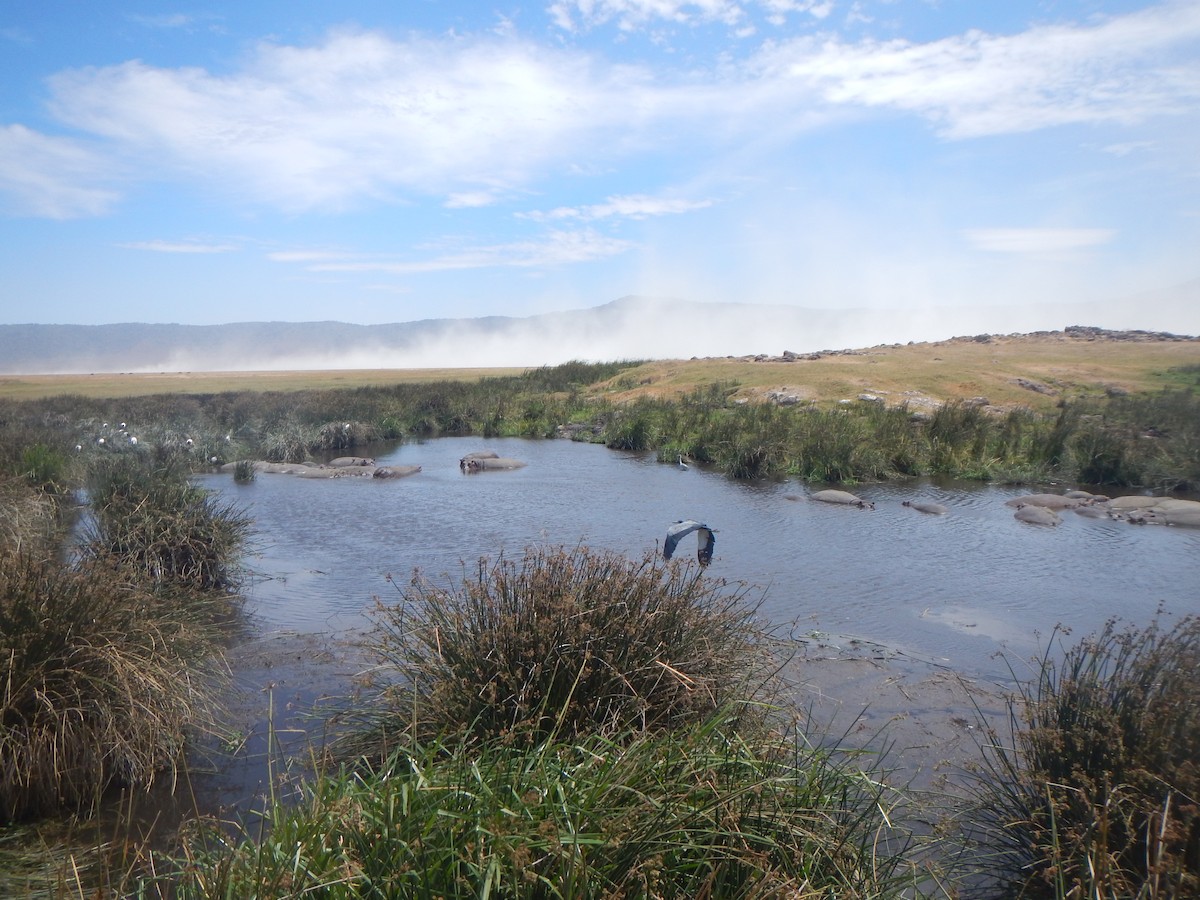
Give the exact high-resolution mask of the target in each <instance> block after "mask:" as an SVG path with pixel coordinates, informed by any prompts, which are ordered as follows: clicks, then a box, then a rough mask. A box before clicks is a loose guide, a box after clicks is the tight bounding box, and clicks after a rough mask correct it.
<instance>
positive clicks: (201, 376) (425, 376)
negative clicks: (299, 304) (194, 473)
mask: <svg viewBox="0 0 1200 900" xmlns="http://www.w3.org/2000/svg"><path fill="white" fill-rule="evenodd" d="M525 371H527V369H526V368H522V367H512V368H495V369H479V368H457V369H452V368H447V369H341V370H333V369H331V370H312V371H288V372H144V373H128V372H109V373H97V374H90V375H5V376H2V377H0V398H9V399H12V400H38V399H41V398H43V397H54V396H58V395H60V394H77V395H80V396H83V397H96V398H103V397H143V396H149V395H151V394H216V393H221V392H223V391H304V390H329V389H336V388H357V387H372V386H379V385H391V384H400V383H414V384H422V383H426V382H430V381H446V380H449V381H478V380H479V379H480V378H491V377H497V376H503V375H520V374H521V373H522V372H525Z"/></svg>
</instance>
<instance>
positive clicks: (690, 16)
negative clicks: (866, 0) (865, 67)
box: [548, 0, 833, 32]
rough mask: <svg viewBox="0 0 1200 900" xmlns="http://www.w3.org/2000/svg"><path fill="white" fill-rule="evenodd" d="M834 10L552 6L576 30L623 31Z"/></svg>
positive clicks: (764, 0) (666, 4)
mask: <svg viewBox="0 0 1200 900" xmlns="http://www.w3.org/2000/svg"><path fill="white" fill-rule="evenodd" d="M832 9H833V3H832V2H831V0H757V2H754V0H752V2H745V3H739V2H733V0H558V2H555V3H552V4H551V5H550V7H549V10H548V11H549V13H550V16H551V18H552V19H553V20H554V23H555V24H556V25H557V26H558V27H559V28H562V29H563V30H564V31H570V32H577V31H580V30H582V29H588V28H595V27H597V26H600V25H605V24H607V23H609V22H615V23H616V25H617V27H618V28H620V29H621V30H622V31H633V30H635V29H638V28H642V27H644V26H648V25H649V26H652V25H654V24H657V23H659V22H667V23H672V24H677V25H706V24H710V23H713V22H716V23H720V24H723V25H729V26H736V27H738V28H739V29H741V28H745V27H746V26H745V24H744V23H745V22H746V20H747V19H748V18H749V17H750V16H751V15H752V14H753V13H755V12H758V11H760V10H761V11H762V12H763V14H764V15H765V17H766V19H767V21H769V22H771V23H772V24H773V25H782V24H783V23H784V22H785V21H786V18H787V15H788V14H789V13H807V14H809V15H811V16H813V17H814V18H817V19H824V18H825V17H826V16H828V15H829V13H830V12H831V11H832Z"/></svg>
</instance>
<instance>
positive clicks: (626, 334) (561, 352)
mask: <svg viewBox="0 0 1200 900" xmlns="http://www.w3.org/2000/svg"><path fill="white" fill-rule="evenodd" d="M1074 324H1086V325H1096V326H1100V327H1104V328H1112V329H1133V328H1136V329H1144V330H1150V331H1174V332H1176V333H1189V334H1196V333H1200V280H1197V281H1193V282H1189V283H1188V284H1186V285H1182V286H1180V287H1178V288H1174V289H1172V290H1170V291H1161V292H1156V293H1154V294H1146V295H1142V296H1140V297H1135V298H1130V299H1129V300H1127V301H1124V302H1120V303H1107V304H1062V305H1049V306H1041V307H1033V306H1027V307H1021V306H1018V307H1012V308H1004V309H1001V308H984V309H957V308H930V309H928V310H921V311H901V310H865V309H860V310H849V311H847V310H825V309H806V308H802V307H792V306H765V305H755V304H741V303H716V304H702V303H690V302H686V301H682V300H669V299H655V298H645V297H625V298H622V299H620V300H615V301H613V302H611V303H607V304H604V305H603V306H598V307H595V308H592V309H582V310H572V311H568V312H556V313H547V314H543V315H537V316H530V317H527V318H511V317H503V316H494V317H488V318H478V319H427V320H422V321H416V322H402V323H394V324H387V325H353V324H348V323H345V322H240V323H234V324H228V325H150V324H138V323H128V324H114V325H0V373H4V374H22V373H23V374H45V373H67V374H74V373H87V372H202V371H256V370H284V369H358V368H430V367H443V366H539V365H554V364H557V363H560V362H565V361H566V360H569V359H588V360H617V359H678V358H683V359H686V358H690V357H694V356H700V357H715V356H743V355H748V354H755V353H767V354H779V353H782V352H783V351H785V350H787V351H792V352H795V353H810V352H814V351H818V350H825V349H841V348H847V347H866V346H874V345H877V344H890V343H907V342H908V341H931V340H943V339H946V338H950V337H954V336H956V335H965V334H977V333H1012V332H1027V331H1040V330H1057V329H1062V328H1064V327H1066V326H1067V325H1074Z"/></svg>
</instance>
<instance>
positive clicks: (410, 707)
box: [366, 547, 776, 756]
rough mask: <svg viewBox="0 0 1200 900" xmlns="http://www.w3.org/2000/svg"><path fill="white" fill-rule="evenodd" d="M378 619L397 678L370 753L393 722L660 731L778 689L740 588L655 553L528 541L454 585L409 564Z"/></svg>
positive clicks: (380, 708)
mask: <svg viewBox="0 0 1200 900" xmlns="http://www.w3.org/2000/svg"><path fill="white" fill-rule="evenodd" d="M376 618H377V627H376V629H375V630H374V632H373V636H372V638H371V639H370V641H369V644H370V646H369V650H370V651H371V652H372V653H373V655H374V656H376V657H377V658H378V659H379V660H380V661H381V663H382V664H383V665H382V667H381V669H380V670H379V671H381V672H391V673H393V675H394V678H393V679H392V680H391V682H390V683H388V684H385V685H384V687H383V690H382V691H381V694H380V697H379V703H378V705H377V706H376V707H375V709H374V710H373V712H372V713H371V714H370V716H369V717H368V721H367V723H366V724H367V725H369V727H368V728H366V733H369V734H372V735H374V738H373V739H375V740H378V741H379V742H380V743H379V747H378V749H377V750H376V755H377V756H379V755H386V754H387V753H388V752H390V750H391V742H392V741H393V740H395V736H396V735H397V734H399V733H400V732H411V733H415V735H416V736H417V737H421V738H425V737H428V736H429V735H435V734H448V733H454V732H459V733H463V732H464V730H465V737H467V738H478V739H488V738H494V737H498V736H500V735H509V736H511V737H512V738H513V739H521V740H541V739H542V738H544V736H545V735H547V734H549V733H551V732H553V733H556V734H560V735H567V736H570V735H577V734H588V733H593V732H594V733H599V734H606V735H612V734H617V733H621V732H625V731H629V730H630V729H641V730H662V729H669V728H674V727H678V726H680V725H683V724H685V723H690V722H695V721H698V720H701V719H704V718H705V717H707V716H709V715H712V713H713V712H714V711H715V710H716V709H718V708H720V707H722V706H724V705H726V704H727V703H728V702H730V700H732V699H751V698H753V699H758V700H762V701H766V700H769V699H772V695H773V691H774V690H775V688H776V685H775V684H774V683H773V681H772V678H771V675H772V673H773V672H774V671H775V665H776V664H775V662H774V660H773V656H772V652H771V651H772V643H771V641H770V638H769V635H767V634H766V632H765V631H764V630H763V627H762V626H761V624H760V622H759V620H758V619H757V616H756V612H755V609H754V607H753V606H752V605H751V604H749V603H747V602H746V599H745V597H744V595H743V594H742V593H741V592H738V591H728V590H726V586H725V584H724V582H721V581H719V580H712V579H709V578H707V577H705V576H703V575H702V574H701V572H700V571H699V569H698V568H696V567H690V566H689V567H682V566H679V565H678V564H676V565H668V564H666V563H665V562H663V561H661V560H660V559H658V558H657V557H656V556H655V555H653V554H647V555H646V556H645V557H644V558H643V559H641V560H640V561H631V560H629V559H627V558H625V557H624V556H621V555H620V554H617V553H613V552H611V551H602V550H595V549H589V548H587V547H576V548H574V549H563V548H531V549H528V550H527V551H526V552H525V555H524V556H523V557H522V558H521V559H519V560H512V559H506V558H503V557H502V558H500V559H499V560H498V561H496V562H494V563H492V562H490V561H488V560H487V559H482V560H480V561H479V563H478V566H477V568H476V570H475V572H474V573H473V574H471V575H469V576H466V577H464V579H463V581H462V584H461V586H459V587H458V588H454V587H452V586H451V587H443V586H439V585H436V584H434V583H432V582H431V581H430V580H428V579H427V578H425V577H424V576H423V575H421V574H420V573H417V574H416V575H415V576H414V577H413V579H412V582H411V583H410V585H409V587H408V589H407V591H405V592H404V594H403V598H402V600H401V602H399V603H396V604H394V605H390V606H387V605H383V604H381V605H380V606H379V608H378V610H377V615H376ZM749 710H750V708H749V707H744V708H743V709H742V712H743V714H744V715H748V714H749ZM410 736H411V735H410Z"/></svg>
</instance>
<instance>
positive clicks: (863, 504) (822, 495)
mask: <svg viewBox="0 0 1200 900" xmlns="http://www.w3.org/2000/svg"><path fill="white" fill-rule="evenodd" d="M809 496H810V497H811V498H812V499H813V500H816V501H818V502H820V503H837V504H840V505H842V506H857V507H858V508H859V509H874V508H875V504H874V503H872V502H871V501H870V500H864V499H862V497H859V496H856V495H855V494H851V493H850V492H849V491H835V490H827V491H817V492H816V493H815V494H810V495H809Z"/></svg>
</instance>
